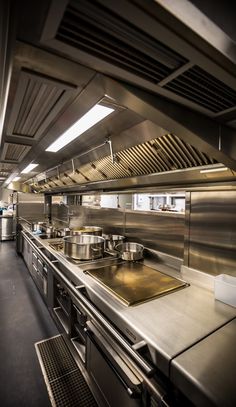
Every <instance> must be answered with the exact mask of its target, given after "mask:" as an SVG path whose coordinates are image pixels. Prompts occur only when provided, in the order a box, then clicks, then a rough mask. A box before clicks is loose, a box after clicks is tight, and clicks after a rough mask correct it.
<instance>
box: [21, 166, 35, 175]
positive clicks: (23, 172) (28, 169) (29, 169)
mask: <svg viewBox="0 0 236 407" xmlns="http://www.w3.org/2000/svg"><path fill="white" fill-rule="evenodd" d="M37 166H38V164H29V165H27V167H25V169H24V170H23V171H21V173H22V174H28V172H30V171H32V170H33V169H34V168H35V167H37Z"/></svg>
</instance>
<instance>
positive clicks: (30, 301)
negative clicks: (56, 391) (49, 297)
mask: <svg viewBox="0 0 236 407" xmlns="http://www.w3.org/2000/svg"><path fill="white" fill-rule="evenodd" d="M0 328H1V329H0V405H1V406H3V407H8V406H14V407H16V406H17V407H21V406H22V407H23V406H24V407H26V406H27V407H30V406H34V407H41V406H42V407H47V406H50V405H51V404H50V401H49V397H48V393H47V390H46V386H45V383H44V380H43V376H42V373H41V369H40V366H39V362H38V358H37V356H36V351H35V347H34V343H35V342H38V341H40V340H43V339H47V338H50V337H52V336H54V335H57V334H58V330H57V328H56V326H55V324H54V322H53V320H52V318H51V316H50V314H49V313H48V310H47V308H46V306H45V305H44V303H43V300H42V298H41V297H40V294H39V292H38V290H37V288H36V286H35V284H34V282H33V280H32V278H31V276H30V274H29V272H28V270H27V268H26V266H25V264H24V261H23V259H22V258H21V257H20V256H18V255H17V253H16V251H15V242H1V243H0Z"/></svg>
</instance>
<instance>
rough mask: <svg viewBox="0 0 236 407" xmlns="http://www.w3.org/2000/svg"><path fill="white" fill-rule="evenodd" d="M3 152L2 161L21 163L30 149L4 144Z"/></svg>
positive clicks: (23, 146)
mask: <svg viewBox="0 0 236 407" xmlns="http://www.w3.org/2000/svg"><path fill="white" fill-rule="evenodd" d="M3 150H4V152H3V159H4V160H8V161H21V160H22V159H23V157H24V156H25V155H26V154H27V153H28V151H29V150H30V147H29V146H25V145H21V144H14V143H5V144H4V148H3Z"/></svg>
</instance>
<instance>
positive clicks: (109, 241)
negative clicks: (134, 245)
mask: <svg viewBox="0 0 236 407" xmlns="http://www.w3.org/2000/svg"><path fill="white" fill-rule="evenodd" d="M102 237H104V239H105V247H106V249H108V250H114V249H115V248H116V246H117V245H118V244H119V243H123V242H124V240H125V236H122V235H102Z"/></svg>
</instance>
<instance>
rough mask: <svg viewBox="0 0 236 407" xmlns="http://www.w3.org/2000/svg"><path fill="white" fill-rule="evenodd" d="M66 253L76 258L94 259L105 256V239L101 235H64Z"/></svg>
mask: <svg viewBox="0 0 236 407" xmlns="http://www.w3.org/2000/svg"><path fill="white" fill-rule="evenodd" d="M63 241H64V254H65V255H66V256H68V257H72V258H73V259H76V260H94V259H98V258H99V257H102V256H103V253H104V244H105V239H104V238H103V237H101V236H94V235H79V236H67V237H64V239H63Z"/></svg>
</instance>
